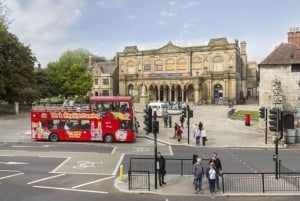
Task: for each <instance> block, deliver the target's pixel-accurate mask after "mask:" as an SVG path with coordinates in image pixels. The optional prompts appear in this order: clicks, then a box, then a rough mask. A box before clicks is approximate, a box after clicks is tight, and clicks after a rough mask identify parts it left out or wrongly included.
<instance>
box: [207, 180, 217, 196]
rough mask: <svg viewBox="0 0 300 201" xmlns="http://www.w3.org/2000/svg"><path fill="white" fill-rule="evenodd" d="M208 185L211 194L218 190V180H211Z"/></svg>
mask: <svg viewBox="0 0 300 201" xmlns="http://www.w3.org/2000/svg"><path fill="white" fill-rule="evenodd" d="M208 184H209V191H210V193H214V192H215V188H216V180H215V179H209V180H208Z"/></svg>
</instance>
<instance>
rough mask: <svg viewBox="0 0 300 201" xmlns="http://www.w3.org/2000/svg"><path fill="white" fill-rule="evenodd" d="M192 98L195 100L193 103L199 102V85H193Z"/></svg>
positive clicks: (197, 103)
mask: <svg viewBox="0 0 300 201" xmlns="http://www.w3.org/2000/svg"><path fill="white" fill-rule="evenodd" d="M194 100H195V105H199V104H200V92H199V85H198V84H195V85H194Z"/></svg>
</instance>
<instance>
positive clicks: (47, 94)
mask: <svg viewBox="0 0 300 201" xmlns="http://www.w3.org/2000/svg"><path fill="white" fill-rule="evenodd" d="M35 78H36V85H37V88H38V90H39V94H40V98H51V97H52V96H56V95H58V92H57V90H56V88H55V87H54V85H53V82H52V79H51V77H50V75H49V74H48V73H47V71H46V69H42V68H41V69H37V70H36V71H35Z"/></svg>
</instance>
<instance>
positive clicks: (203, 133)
mask: <svg viewBox="0 0 300 201" xmlns="http://www.w3.org/2000/svg"><path fill="white" fill-rule="evenodd" d="M201 137H202V145H203V146H204V147H205V145H206V141H207V135H206V130H205V129H204V128H202V130H201Z"/></svg>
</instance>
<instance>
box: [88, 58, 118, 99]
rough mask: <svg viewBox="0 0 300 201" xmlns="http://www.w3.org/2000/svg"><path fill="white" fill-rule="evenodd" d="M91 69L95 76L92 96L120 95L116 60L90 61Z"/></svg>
mask: <svg viewBox="0 0 300 201" xmlns="http://www.w3.org/2000/svg"><path fill="white" fill-rule="evenodd" d="M89 66H90V67H89V70H90V72H91V74H92V76H93V81H94V83H93V87H92V89H91V91H90V95H91V96H116V95H118V88H119V81H118V80H119V79H118V77H119V76H118V70H117V66H116V63H115V62H97V63H92V62H91V58H90V62H89Z"/></svg>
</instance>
